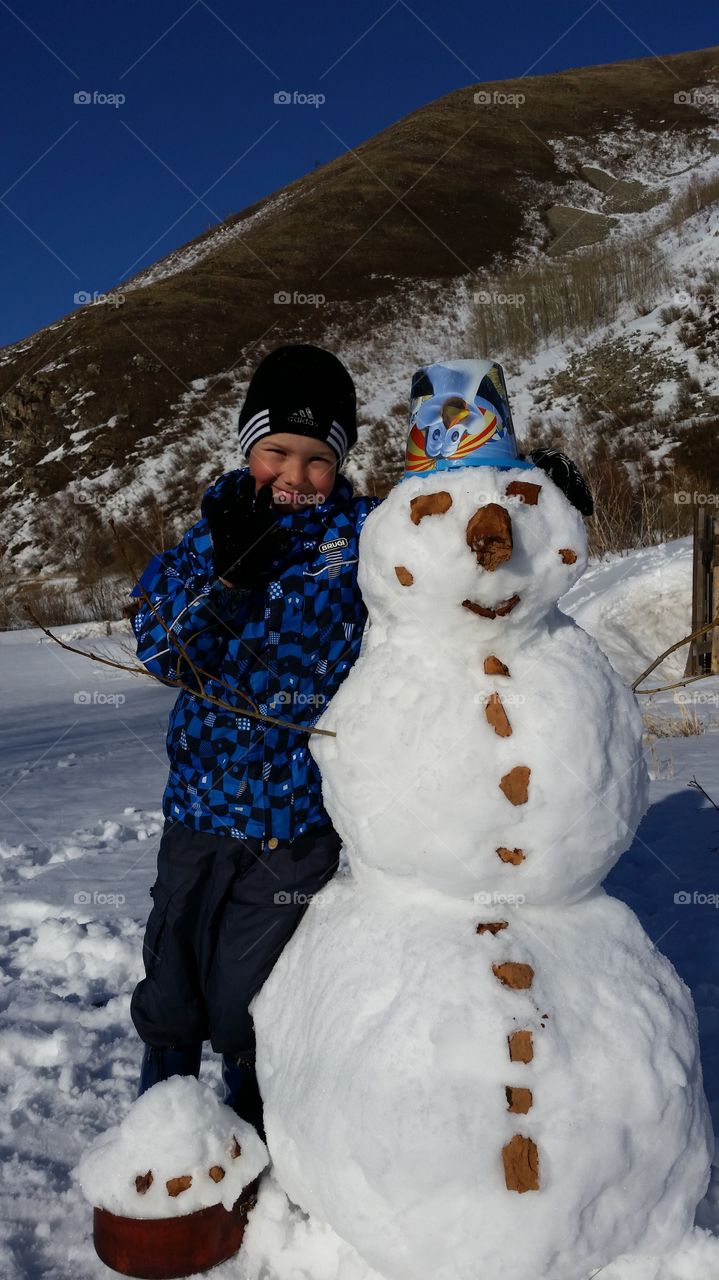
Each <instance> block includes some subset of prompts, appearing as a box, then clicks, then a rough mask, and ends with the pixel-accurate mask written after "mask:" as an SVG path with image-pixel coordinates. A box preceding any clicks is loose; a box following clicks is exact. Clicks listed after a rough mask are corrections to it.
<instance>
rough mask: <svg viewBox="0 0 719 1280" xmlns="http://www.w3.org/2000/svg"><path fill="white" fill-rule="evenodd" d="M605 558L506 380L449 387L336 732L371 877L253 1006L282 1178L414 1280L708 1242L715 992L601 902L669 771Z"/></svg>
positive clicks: (412, 484)
mask: <svg viewBox="0 0 719 1280" xmlns="http://www.w3.org/2000/svg"><path fill="white" fill-rule="evenodd" d="M586 563H587V544H586V535H585V530H584V525H583V521H582V518H581V516H580V514H579V513H578V511H576V510H575V508H574V507H573V506H572V505H571V504H570V502H568V500H567V499H566V497H565V496H564V494H563V492H562V491H561V490H560V489H559V488H558V487H557V486H556V485H555V484H554V483H553V481H552V480H551V478H550V477H549V476H548V475H547V474H546V473H545V472H544V471H542V470H540V469H538V468H537V467H535V466H533V464H532V463H531V462H529V461H525V460H523V459H521V458H520V457H519V456H518V453H517V447H516V442H515V437H514V431H513V426H512V420H511V414H510V411H509V404H508V399H507V392H506V387H505V383H504V376H503V373H502V369H501V366H500V365H498V364H497V363H496V362H494V361H470V360H460V361H451V362H445V363H442V364H440V365H432V366H428V367H426V368H424V369H421V370H420V371H419V373H418V374H416V375H415V378H414V380H413V386H412V399H411V404H410V430H409V440H408V447H407V463H406V473H405V477H404V478H403V480H402V481H401V482H400V484H399V485H398V486H397V487H396V488H395V489H394V491H393V492H392V493H391V494H390V495H389V497H388V498H387V499H386V501H385V502H384V503H383V504H382V505H381V506H380V507H379V508H378V509H377V510H376V511H375V512H374V513H373V514H372V515H371V516H370V517H369V519H368V520H367V523H366V525H365V528H364V531H363V533H362V538H361V543H360V585H361V589H362V593H363V597H364V600H365V603H366V605H367V608H368V610H369V617H370V626H369V629H368V632H367V634H366V637H365V643H364V646H363V651H362V653H361V656H360V658H359V660H358V662H357V663H356V665H355V667H354V668H353V670H352V671H351V673H350V675H349V676H348V678H347V680H346V681H345V682H344V684H343V685H342V686H341V688H340V690H339V692H338V693H337V694H336V696H335V697H334V699H333V701H332V703H331V705H330V706H329V708H328V709H327V711H326V712H325V714H324V716H323V717H322V720H321V722H320V723H321V726H322V728H326V729H331V730H333V731H334V733H335V734H336V736H335V737H334V738H331V737H322V738H316V739H314V740H313V744H312V750H313V754H314V755H315V758H316V760H317V761H318V763H319V766H320V768H321V770H322V775H323V786H324V799H325V803H326V806H327V809H328V811H329V813H330V815H331V817H332V819H333V822H334V824H335V826H336V828H337V830H338V831H339V833H340V834H341V836H342V838H343V841H344V846H345V851H346V855H347V860H348V863H349V868H350V871H351V874H344V875H339V876H337V877H335V879H334V880H333V881H332V882H331V883H330V884H329V885H328V886H327V887H326V888H325V889H324V890H323V891H322V893H321V894H320V895H319V896H318V898H317V899H316V900H315V901H314V902H313V903H312V905H311V907H310V909H309V910H308V912H307V914H306V915H305V918H304V920H303V923H302V925H301V927H300V929H299V930H298V931H297V933H296V934H295V936H294V937H293V939H292V941H291V942H290V944H289V945H288V947H287V948H286V949H285V950H284V952H283V953H282V955H281V957H280V959H279V961H278V963H277V965H276V967H275V969H274V970H273V973H272V975H271V977H270V979H269V980H268V982H267V983H266V984H265V986H264V988H263V990H262V992H261V993H260V995H259V996H258V997H257V998H256V1000H255V1002H254V1005H253V1015H254V1020H255V1027H256V1031H257V1041H258V1073H259V1077H260V1084H261V1089H262V1093H263V1097H264V1100H265V1122H266V1129H267V1139H268V1147H269V1150H270V1154H271V1156H272V1160H273V1164H274V1169H275V1173H276V1176H277V1178H278V1180H279V1182H280V1184H281V1185H282V1187H283V1188H284V1190H285V1191H286V1192H287V1194H288V1195H289V1197H290V1198H291V1199H292V1200H293V1201H294V1202H295V1203H297V1204H298V1205H300V1206H302V1207H303V1208H304V1209H305V1210H306V1211H307V1212H308V1213H310V1214H312V1215H313V1216H315V1217H317V1218H318V1219H320V1220H323V1221H325V1222H327V1223H329V1224H330V1226H331V1227H332V1228H333V1229H334V1230H335V1231H336V1232H337V1233H338V1234H339V1235H340V1236H341V1237H342V1238H343V1239H345V1240H346V1241H348V1242H349V1243H350V1244H352V1245H353V1246H354V1248H355V1249H356V1250H357V1251H358V1253H359V1254H360V1255H361V1256H362V1257H363V1258H364V1259H365V1260H366V1261H367V1262H368V1263H369V1264H370V1265H371V1266H372V1267H373V1268H375V1269H376V1270H377V1271H378V1272H379V1273H380V1274H381V1275H383V1276H385V1277H387V1278H388V1280H476V1276H478V1275H483V1276H484V1275H486V1276H489V1277H492V1278H494V1277H499V1276H501V1277H502V1280H584V1278H585V1277H588V1276H590V1274H593V1273H594V1272H595V1271H596V1269H597V1268H601V1267H603V1266H605V1265H607V1264H608V1263H610V1262H611V1261H612V1260H614V1259H616V1258H617V1257H619V1256H621V1255H624V1254H628V1253H634V1254H641V1253H646V1254H660V1253H662V1252H663V1251H665V1250H667V1249H669V1248H671V1247H673V1246H675V1245H676V1244H677V1243H679V1241H680V1240H681V1239H682V1237H683V1236H684V1235H685V1233H686V1232H687V1231H688V1230H689V1229H690V1227H691V1225H692V1222H693V1215H694V1210H695V1208H696V1205H697V1203H698V1201H699V1200H700V1199H701V1198H702V1196H703V1194H704V1191H705V1189H706V1185H707V1182H708V1176H709V1164H710V1154H709V1152H710V1147H709V1144H710V1132H711V1131H710V1127H709V1120H708V1113H707V1108H706V1102H705V1099H704V1095H703V1090H702V1081H701V1068H700V1064H699V1055H698V1047H697V1035H696V1018H695V1013H694V1008H693V1005H692V1001H691V997H690V995H689V992H688V991H687V989H686V987H685V986H684V984H683V983H682V982H681V980H680V979H679V977H678V976H677V974H676V973H675V971H674V969H673V968H672V966H671V964H670V963H669V961H668V960H667V959H666V958H665V957H664V956H662V955H661V954H660V953H659V952H658V951H657V950H655V949H654V947H653V946H652V944H651V942H650V940H649V939H648V937H647V936H646V934H645V933H644V931H643V930H642V928H641V926H640V924H639V921H638V920H637V918H636V916H635V915H634V913H633V912H632V911H631V910H629V909H628V908H627V907H626V906H625V905H623V904H622V903H620V902H618V901H616V900H615V899H613V898H610V897H609V896H608V895H607V894H606V893H605V892H604V891H603V890H602V888H601V882H602V880H603V878H604V877H605V876H606V874H607V872H608V871H609V870H610V868H611V867H612V866H613V865H614V863H615V862H616V861H617V859H618V858H619V856H620V855H621V853H622V852H623V851H624V850H625V849H626V848H627V847H628V845H629V844H630V843H631V840H632V837H633V834H634V832H635V830H636V828H637V825H638V823H639V820H640V818H641V816H642V814H643V812H644V810H645V808H646V805H647V786H648V779H647V773H646V768H645V765H644V760H643V756H642V725H641V717H640V715H639V712H638V709H637V706H636V702H635V699H634V696H633V695H632V694H631V692H630V691H629V690H628V689H627V688H626V686H625V685H624V683H623V682H622V680H621V679H620V678H619V676H618V675H617V674H616V672H615V671H614V670H613V669H612V667H611V666H610V664H609V662H608V661H607V659H606V658H605V657H604V655H603V654H602V652H601V651H600V650H599V648H598V646H597V645H596V643H595V642H594V640H593V639H591V638H590V637H589V636H588V635H586V633H585V632H583V631H582V630H581V629H580V628H579V627H578V626H577V625H576V623H575V622H574V621H573V620H572V619H570V618H569V617H567V616H566V615H565V614H563V613H562V612H561V610H560V609H559V608H558V604H557V602H558V600H559V599H560V597H561V596H562V595H563V594H564V593H565V592H566V591H567V590H568V589H569V587H571V586H572V584H573V583H574V582H576V580H577V579H578V578H579V576H580V575H581V574H582V572H583V571H584V569H585V567H586Z"/></svg>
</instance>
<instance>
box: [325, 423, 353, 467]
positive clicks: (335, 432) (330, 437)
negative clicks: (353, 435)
mask: <svg viewBox="0 0 719 1280" xmlns="http://www.w3.org/2000/svg"><path fill="white" fill-rule="evenodd" d="M327 443H328V445H329V446H330V448H331V449H334V451H335V453H336V454H337V457H338V459H339V461H340V462H342V460H343V458H344V456H345V454H346V453H347V451H348V444H347V432H346V431H345V429H344V427H342V426H340V424H339V422H334V421H333V423H332V426H331V427H330V429H329V431H328V432H327Z"/></svg>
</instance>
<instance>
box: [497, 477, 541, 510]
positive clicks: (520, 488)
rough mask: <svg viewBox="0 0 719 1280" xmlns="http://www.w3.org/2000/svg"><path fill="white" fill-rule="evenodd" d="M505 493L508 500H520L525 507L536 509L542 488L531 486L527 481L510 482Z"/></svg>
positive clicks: (537, 485)
mask: <svg viewBox="0 0 719 1280" xmlns="http://www.w3.org/2000/svg"><path fill="white" fill-rule="evenodd" d="M505 492H506V494H507V497H508V498H521V500H522V502H523V503H524V506H525V507H536V505H537V503H538V502H539V495H540V493H541V492H542V486H541V484H531V483H530V482H529V481H528V480H511V481H510V483H509V484H508V485H507V488H506V490H505Z"/></svg>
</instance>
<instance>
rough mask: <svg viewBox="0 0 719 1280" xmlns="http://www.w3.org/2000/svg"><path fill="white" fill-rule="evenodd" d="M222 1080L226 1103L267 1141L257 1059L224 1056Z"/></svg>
mask: <svg viewBox="0 0 719 1280" xmlns="http://www.w3.org/2000/svg"><path fill="white" fill-rule="evenodd" d="M222 1080H223V1082H224V1085H225V1089H226V1091H227V1092H226V1094H225V1105H226V1106H228V1107H232V1110H233V1111H235V1112H237V1115H238V1116H239V1117H240V1119H241V1120H246V1121H247V1123H248V1124H251V1125H252V1126H253V1127H254V1128H255V1129H256V1130H257V1132H258V1133H259V1135H260V1137H261V1138H262V1141H263V1142H264V1141H265V1127H264V1124H263V1116H262V1096H261V1094H260V1088H259V1085H258V1083H257V1076H256V1074H255V1060H254V1058H247V1057H238V1058H235V1057H232V1056H231V1055H230V1054H227V1053H225V1054H223V1056H222Z"/></svg>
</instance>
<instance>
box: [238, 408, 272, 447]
mask: <svg viewBox="0 0 719 1280" xmlns="http://www.w3.org/2000/svg"><path fill="white" fill-rule="evenodd" d="M270 430H271V427H270V412H269V409H260V411H259V413H256V414H255V415H254V416H253V417H252V418H250V419H249V420H248V421H247V422H246V423H245V425H244V426H243V427H241V428H240V430H239V432H238V439H239V442H240V448H241V449H242V452H243V453H245V454H247V453H249V452H250V449H251V448H252V446H253V444H256V443H257V441H258V440H259V439H260V438H261V437H262V436H266V435H269V433H270Z"/></svg>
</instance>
